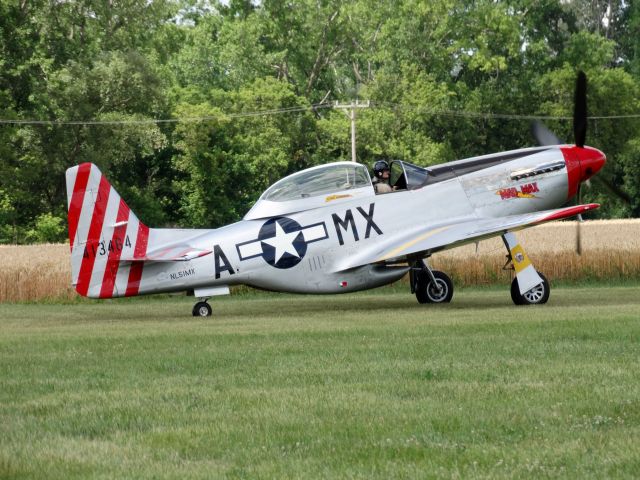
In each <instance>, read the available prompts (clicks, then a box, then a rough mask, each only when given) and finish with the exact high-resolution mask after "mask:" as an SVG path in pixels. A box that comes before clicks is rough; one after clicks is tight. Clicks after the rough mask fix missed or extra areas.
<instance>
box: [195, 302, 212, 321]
mask: <svg viewBox="0 0 640 480" xmlns="http://www.w3.org/2000/svg"><path fill="white" fill-rule="evenodd" d="M211 312H212V310H211V305H209V304H208V303H207V300H206V299H205V300H203V301H201V302H198V303H196V304H195V305H194V306H193V310H192V311H191V313H192V314H193V316H194V317H210V316H211Z"/></svg>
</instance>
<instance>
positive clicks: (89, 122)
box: [0, 103, 332, 125]
mask: <svg viewBox="0 0 640 480" xmlns="http://www.w3.org/2000/svg"><path fill="white" fill-rule="evenodd" d="M331 107H332V105H330V104H328V103H321V104H316V105H310V106H306V107H287V108H274V109H271V110H257V111H253V112H238V113H224V112H222V113H221V114H220V115H219V116H214V115H209V116H202V117H176V118H158V119H153V118H149V119H140V120H133V119H132V120H20V119H0V125H150V124H158V123H188V122H206V121H211V120H219V119H220V118H221V117H227V118H244V117H260V116H267V115H279V114H283V113H296V112H306V111H310V110H314V111H315V110H318V109H322V108H331Z"/></svg>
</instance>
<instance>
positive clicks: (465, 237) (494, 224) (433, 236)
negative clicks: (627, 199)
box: [334, 203, 600, 272]
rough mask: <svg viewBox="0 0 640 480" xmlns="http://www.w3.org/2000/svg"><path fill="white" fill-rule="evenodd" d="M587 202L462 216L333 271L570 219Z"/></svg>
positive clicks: (402, 237)
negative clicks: (497, 214)
mask: <svg viewBox="0 0 640 480" xmlns="http://www.w3.org/2000/svg"><path fill="white" fill-rule="evenodd" d="M599 206H600V205H598V204H596V203H590V204H587V205H576V206H572V207H566V208H558V209H555V210H545V211H541V212H535V213H526V214H521V215H509V216H506V217H500V218H478V217H465V218H459V219H453V220H452V221H451V222H448V223H440V224H436V225H434V224H430V225H428V226H424V227H419V228H416V229H414V230H412V231H411V232H409V233H403V234H402V235H396V236H392V237H389V239H388V240H386V241H384V242H379V243H378V244H377V245H375V246H374V247H373V248H370V249H366V250H364V251H362V252H358V253H357V254H355V255H351V256H349V257H348V258H345V259H344V260H343V261H342V262H339V263H338V264H337V265H336V268H335V269H334V272H339V271H344V270H349V269H352V268H356V267H360V266H363V265H368V264H372V263H379V262H385V261H397V262H401V261H404V260H406V258H407V257H408V256H410V255H420V254H421V253H426V252H434V251H439V250H446V249H449V248H454V247H458V246H460V245H464V244H466V243H471V242H475V241H479V240H483V239H486V238H489V237H494V236H496V235H501V234H502V233H505V232H507V231H515V230H521V229H523V228H528V227H533V226H535V225H539V224H541V223H545V222H550V221H553V220H560V219H563V218H568V217H573V216H575V215H578V214H580V213H584V212H587V211H589V210H593V209H596V208H598V207H599Z"/></svg>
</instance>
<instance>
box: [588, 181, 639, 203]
mask: <svg viewBox="0 0 640 480" xmlns="http://www.w3.org/2000/svg"><path fill="white" fill-rule="evenodd" d="M593 178H594V179H595V180H597V181H599V182H600V183H602V185H604V186H605V187H606V188H607V190H609V192H611V193H613V194H614V195H615V196H616V197H618V198H619V199H620V200H622V201H623V202H625V203H626V204H631V197H630V196H629V194H628V193H627V192H625V191H624V190H622V189H621V188H620V187H618V186H616V185H615V184H613V183H612V182H610V181H609V180H605V179H604V178H603V177H602V175H596V176H595V177H593Z"/></svg>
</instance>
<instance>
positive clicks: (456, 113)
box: [0, 102, 640, 126]
mask: <svg viewBox="0 0 640 480" xmlns="http://www.w3.org/2000/svg"><path fill="white" fill-rule="evenodd" d="M366 105H367V107H368V108H373V109H382V108H388V109H397V110H413V111H417V112H419V113H422V114H424V115H429V116H441V117H463V118H481V119H499V120H529V121H531V120H546V121H554V120H555V121H567V120H571V119H572V118H573V117H571V116H556V115H533V114H512V113H492V112H472V111H467V110H441V109H432V108H428V107H423V106H419V105H403V104H398V103H387V102H378V103H370V104H366ZM361 106H362V105H359V106H358V107H361ZM327 108H351V105H350V104H348V105H334V104H331V103H319V104H315V105H309V106H304V107H287V108H275V109H269V110H256V111H249V112H237V113H224V112H222V113H221V114H220V115H219V116H214V115H209V116H201V117H176V118H160V119H139V120H135V119H131V120H35V119H33V120H21V119H0V125H50V126H69V125H86V126H101V125H106V126H109V125H110V126H113V125H153V124H171V123H190V122H207V121H212V120H218V119H220V118H221V117H226V118H246V117H261V116H269V115H282V114H286V113H299V112H307V111H316V110H319V109H327ZM352 111H353V110H352ZM633 118H640V113H634V114H624V115H594V116H589V120H622V119H633Z"/></svg>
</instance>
